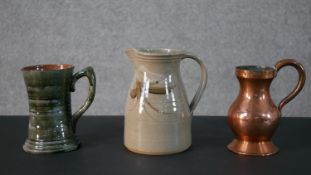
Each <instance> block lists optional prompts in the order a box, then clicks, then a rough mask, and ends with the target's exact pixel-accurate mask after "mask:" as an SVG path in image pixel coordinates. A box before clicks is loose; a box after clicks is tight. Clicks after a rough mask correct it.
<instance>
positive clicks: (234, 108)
mask: <svg viewBox="0 0 311 175" xmlns="http://www.w3.org/2000/svg"><path fill="white" fill-rule="evenodd" d="M284 66H293V67H294V68H295V69H296V70H297V71H298V73H299V81H298V84H297V85H296V87H295V88H294V90H293V91H292V92H290V94H289V95H288V96H286V97H285V98H284V99H283V100H281V102H280V103H279V105H278V106H276V105H275V104H274V103H273V101H272V99H271V97H270V92H269V88H270V84H271V82H272V80H273V79H274V78H275V77H276V75H277V73H278V71H279V70H280V69H281V68H283V67H284ZM236 76H237V78H238V80H239V82H240V93H239V96H238V97H237V98H236V100H235V101H234V102H233V103H232V105H231V106H230V108H229V111H228V122H229V125H230V127H231V129H232V131H233V133H234V134H235V139H234V140H233V141H232V142H231V143H230V144H229V145H228V146H227V147H228V149H229V150H231V151H233V152H235V153H238V154H244V155H255V156H267V155H272V154H275V153H277V152H278V148H277V147H276V146H275V145H274V144H273V143H272V141H271V137H272V135H273V133H274V132H275V130H276V129H277V127H278V124H279V120H280V116H281V110H282V108H283V107H284V105H285V104H287V103H288V102H289V101H291V100H292V99H293V98H294V97H296V95H297V94H298V93H299V92H300V91H301V90H302V88H303V86H304V83H305V79H306V75H305V71H304V68H303V66H302V65H301V64H300V63H298V62H297V61H296V60H293V59H283V60H280V61H278V62H277V63H276V64H275V67H274V68H272V67H261V66H238V67H236Z"/></svg>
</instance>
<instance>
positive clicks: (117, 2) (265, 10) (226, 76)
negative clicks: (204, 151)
mask: <svg viewBox="0 0 311 175" xmlns="http://www.w3.org/2000/svg"><path fill="white" fill-rule="evenodd" d="M310 15H311V1H310V0H295V1H292V0H260V1H258V0H191V1H189V0H167V1H161V0H157V1H151V0H145V1H139V0H133V1H131V0H113V1H104V0H53V1H50V0H22V1H21V0H0V89H1V91H0V114H1V115H20V114H23V115H26V114H27V113H28V102H27V94H26V91H25V86H24V82H23V79H22V74H21V72H20V68H22V67H23V66H26V65H31V64H43V63H70V64H74V65H75V69H76V70H79V69H82V68H83V67H86V66H89V65H91V66H93V67H94V69H95V71H96V73H97V82H98V83H97V95H96V98H95V101H94V103H93V105H92V106H91V108H90V109H89V110H88V112H87V114H88V115H104V114H105V115H121V114H123V111H124V103H125V101H126V96H127V90H128V88H129V84H130V82H131V79H132V66H131V63H130V62H129V60H128V59H127V57H126V55H125V54H124V49H125V48H128V47H153V48H154V47H167V48H179V49H184V50H188V51H191V52H193V53H196V54H197V55H198V56H199V57H200V58H201V59H203V61H204V63H205V64H206V66H207V69H208V73H209V81H208V88H207V90H206V92H205V94H204V96H203V98H202V100H201V102H200V104H199V106H198V108H197V110H196V112H195V114H197V115H226V113H227V109H228V107H229V105H230V104H231V103H232V101H233V100H234V99H235V97H236V96H237V94H238V90H239V85H238V81H237V80H236V78H235V75H234V69H235V66H236V65H242V64H259V65H269V66H273V65H274V63H275V62H276V61H277V60H279V58H282V57H294V58H297V60H299V61H300V62H301V63H302V64H303V65H304V66H305V69H306V71H307V74H308V75H309V74H310V66H311V58H310V57H311V16H310ZM182 70H183V71H182V75H183V78H184V82H185V86H186V89H187V90H188V95H189V99H191V98H192V96H193V94H194V91H195V89H196V88H197V84H198V82H199V71H198V66H197V65H196V64H195V63H193V62H192V61H184V63H183V64H182ZM296 80H297V75H296V72H295V71H294V70H293V69H291V68H286V69H284V70H283V71H280V73H279V75H278V77H277V78H276V80H275V81H274V82H273V84H272V87H271V94H272V97H273V99H274V100H275V102H276V103H277V102H278V101H280V99H281V98H282V97H284V96H285V95H287V94H288V92H289V91H291V89H292V88H293V87H294V86H295V83H296ZM77 87H78V88H77V91H76V92H75V93H73V94H72V99H73V108H74V109H76V108H77V107H78V106H79V105H81V104H82V101H83V100H84V98H85V96H86V91H87V90H86V89H87V81H86V80H83V81H80V82H79V83H78V84H77ZM310 98H311V87H310V79H309V78H308V79H307V81H306V85H305V88H304V89H303V91H302V92H301V93H300V94H299V96H297V98H296V99H295V100H294V101H293V102H292V103H290V104H288V105H287V106H286V107H285V108H284V110H283V115H285V116H309V117H311V102H310Z"/></svg>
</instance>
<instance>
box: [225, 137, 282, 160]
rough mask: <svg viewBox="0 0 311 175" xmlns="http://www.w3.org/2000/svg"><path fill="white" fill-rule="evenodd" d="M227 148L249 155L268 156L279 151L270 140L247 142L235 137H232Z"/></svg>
mask: <svg viewBox="0 0 311 175" xmlns="http://www.w3.org/2000/svg"><path fill="white" fill-rule="evenodd" d="M227 148H228V149H229V150H230V151H232V152H234V153H237V154H243V155H250V156H269V155H272V154H276V153H277V152H278V151H279V149H278V148H277V147H276V146H275V145H274V144H273V143H272V142H271V141H265V142H263V141H262V142H249V141H241V140H237V139H234V140H233V141H232V142H231V143H230V144H229V145H228V146H227Z"/></svg>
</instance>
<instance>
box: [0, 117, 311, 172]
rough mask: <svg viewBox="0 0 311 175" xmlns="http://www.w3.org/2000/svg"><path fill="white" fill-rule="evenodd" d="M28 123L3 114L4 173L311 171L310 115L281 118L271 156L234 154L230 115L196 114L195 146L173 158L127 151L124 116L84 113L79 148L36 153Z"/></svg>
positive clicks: (0, 125)
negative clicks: (29, 148) (28, 145)
mask: <svg viewBox="0 0 311 175" xmlns="http://www.w3.org/2000/svg"><path fill="white" fill-rule="evenodd" d="M27 124H28V118H27V117H21V116H1V117H0V136H1V139H2V140H1V142H0V151H1V154H0V174H1V175H9V174H31V175H37V174H38V175H39V174H40V175H50V174H51V175H52V174H53V175H60V174H66V175H70V174H72V175H80V174H88V175H95V174H105V175H116V174H127V175H130V174H135V175H139V174H142V175H147V174H148V175H153V174H157V175H159V174H170V175H174V174H178V175H182V174H191V175H194V174H221V175H226V174H229V175H234V174H239V175H243V174H247V175H249V174H252V175H254V174H264V175H268V174H274V175H276V174H282V175H285V174H291V175H292V174H294V173H295V174H297V175H303V174H307V175H309V174H311V118H310V119H309V118H282V119H281V124H280V127H279V128H278V130H277V132H276V134H275V135H274V138H273V141H274V143H275V144H276V145H277V146H278V147H279V148H280V152H279V153H278V154H276V155H274V156H269V157H250V156H240V155H236V154H234V153H231V152H229V151H228V150H227V149H226V145H227V144H228V143H229V142H230V141H231V139H232V138H233V135H232V133H231V131H230V130H229V128H228V125H227V122H226V118H225V117H194V120H193V124H192V128H193V129H192V130H193V144H192V147H191V148H190V149H189V150H188V151H186V152H183V153H180V154H176V155H170V156H144V155H138V154H134V153H131V152H129V151H127V150H126V149H125V148H124V147H123V117H121V116H101V117H88V116H87V117H83V118H82V119H81V121H80V123H79V124H78V137H79V138H80V140H81V142H82V147H81V148H80V149H79V150H77V151H73V152H68V153H59V154H51V155H31V154H28V153H25V152H24V151H23V150H22V145H23V143H24V140H25V138H26V131H27Z"/></svg>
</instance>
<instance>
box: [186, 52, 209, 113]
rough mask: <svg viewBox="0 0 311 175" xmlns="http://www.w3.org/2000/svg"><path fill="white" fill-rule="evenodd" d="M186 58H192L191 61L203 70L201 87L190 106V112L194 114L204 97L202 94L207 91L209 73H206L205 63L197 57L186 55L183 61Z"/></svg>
mask: <svg viewBox="0 0 311 175" xmlns="http://www.w3.org/2000/svg"><path fill="white" fill-rule="evenodd" d="M185 58H190V59H192V60H194V61H196V62H197V63H198V64H199V65H200V69H201V80H200V85H199V87H198V89H197V91H196V93H195V95H194V97H193V99H192V100H191V103H190V105H189V108H190V112H191V114H192V113H193V111H194V109H195V108H196V107H197V105H198V103H199V101H200V99H201V97H202V94H203V92H204V90H205V87H206V84H207V71H206V68H205V66H204V63H203V62H202V61H201V60H200V59H199V58H198V57H197V56H195V55H193V54H185V55H184V56H183V59H185Z"/></svg>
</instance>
